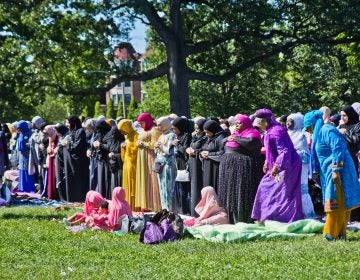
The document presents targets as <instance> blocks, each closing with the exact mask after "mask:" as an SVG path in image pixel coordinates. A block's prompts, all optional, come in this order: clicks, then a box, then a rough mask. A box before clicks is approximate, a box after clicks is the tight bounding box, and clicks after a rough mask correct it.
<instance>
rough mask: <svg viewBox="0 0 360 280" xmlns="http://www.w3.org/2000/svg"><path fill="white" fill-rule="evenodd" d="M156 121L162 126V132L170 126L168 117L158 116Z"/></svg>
mask: <svg viewBox="0 0 360 280" xmlns="http://www.w3.org/2000/svg"><path fill="white" fill-rule="evenodd" d="M156 123H157V125H161V126H162V127H163V128H164V132H165V131H168V130H169V129H170V128H171V120H170V119H169V117H160V118H158V119H157V120H156Z"/></svg>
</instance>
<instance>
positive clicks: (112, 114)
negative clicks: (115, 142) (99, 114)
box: [105, 98, 115, 119]
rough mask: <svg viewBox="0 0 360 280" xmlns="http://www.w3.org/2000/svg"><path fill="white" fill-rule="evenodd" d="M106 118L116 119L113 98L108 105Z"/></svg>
mask: <svg viewBox="0 0 360 280" xmlns="http://www.w3.org/2000/svg"><path fill="white" fill-rule="evenodd" d="M105 116H106V117H107V118H109V119H114V118H115V111H114V106H113V101H112V99H111V98H109V100H108V102H107V103H106V115H105Z"/></svg>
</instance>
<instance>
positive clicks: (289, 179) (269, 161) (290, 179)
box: [252, 109, 304, 223]
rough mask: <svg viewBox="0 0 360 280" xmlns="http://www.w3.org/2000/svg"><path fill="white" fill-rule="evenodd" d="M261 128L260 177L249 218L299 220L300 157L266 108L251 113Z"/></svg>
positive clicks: (260, 220) (286, 134) (280, 220)
mask: <svg viewBox="0 0 360 280" xmlns="http://www.w3.org/2000/svg"><path fill="white" fill-rule="evenodd" d="M255 117H256V118H258V122H259V123H260V126H261V127H260V128H261V129H262V130H264V131H265V136H264V146H265V149H266V160H265V164H264V173H265V175H264V177H263V178H262V180H261V182H260V184H259V188H258V190H257V193H256V197H255V202H254V207H253V211H252V218H253V219H255V220H257V221H259V222H262V221H265V220H274V221H279V222H284V223H290V222H294V221H296V220H300V219H303V217H304V216H303V213H302V206H301V205H302V204H301V159H300V156H299V155H298V154H297V152H296V150H295V148H294V145H293V143H292V141H291V139H290V137H289V135H288V133H287V132H286V130H285V128H284V127H283V126H281V125H280V124H279V123H278V122H277V121H276V120H275V118H274V116H273V114H272V112H271V111H270V110H269V109H260V110H257V111H256V112H255Z"/></svg>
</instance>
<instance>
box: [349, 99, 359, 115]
mask: <svg viewBox="0 0 360 280" xmlns="http://www.w3.org/2000/svg"><path fill="white" fill-rule="evenodd" d="M351 106H352V107H353V108H354V110H355V112H356V113H358V115H359V117H360V103H359V102H355V103H353V104H352V105H351Z"/></svg>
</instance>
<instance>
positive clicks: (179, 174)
mask: <svg viewBox="0 0 360 280" xmlns="http://www.w3.org/2000/svg"><path fill="white" fill-rule="evenodd" d="M175 181H176V182H190V173H189V171H188V170H187V169H183V170H176V179H175Z"/></svg>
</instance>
